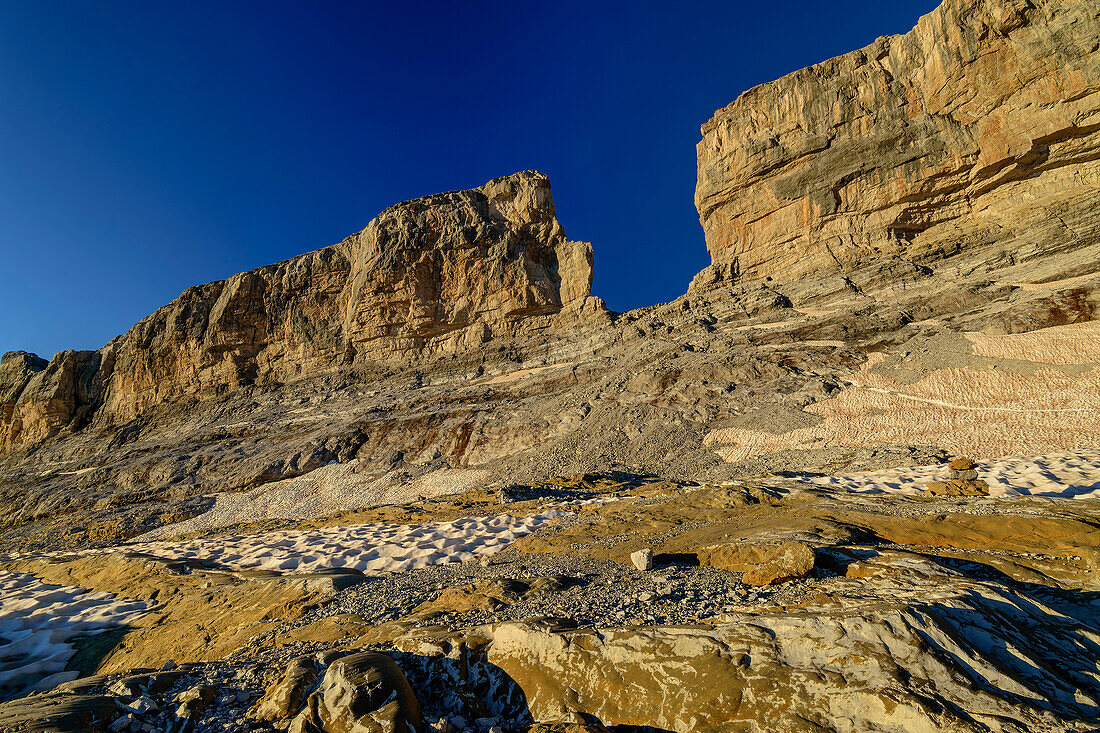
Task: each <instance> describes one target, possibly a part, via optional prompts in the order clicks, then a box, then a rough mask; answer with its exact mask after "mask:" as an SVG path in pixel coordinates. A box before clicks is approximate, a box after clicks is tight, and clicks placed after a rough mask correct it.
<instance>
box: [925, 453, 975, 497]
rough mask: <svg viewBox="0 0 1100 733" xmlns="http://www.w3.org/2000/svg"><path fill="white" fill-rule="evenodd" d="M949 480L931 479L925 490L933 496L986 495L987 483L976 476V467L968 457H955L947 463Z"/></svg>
mask: <svg viewBox="0 0 1100 733" xmlns="http://www.w3.org/2000/svg"><path fill="white" fill-rule="evenodd" d="M947 467H948V468H949V469H950V470H951V479H950V480H949V481H933V482H932V483H930V484H928V487H927V490H928V493H929V494H932V495H933V496H988V495H989V484H987V483H986V482H985V481H982V480H981V479H979V478H978V467H977V464H976V463H974V461H972V460H971V459H969V458H956V459H955V460H953V461H951V462H950V463H948V464H947Z"/></svg>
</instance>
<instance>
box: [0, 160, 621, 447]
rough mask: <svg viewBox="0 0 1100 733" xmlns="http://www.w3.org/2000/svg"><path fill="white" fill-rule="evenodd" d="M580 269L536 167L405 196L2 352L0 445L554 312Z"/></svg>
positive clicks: (570, 313) (583, 295) (582, 284)
mask: <svg viewBox="0 0 1100 733" xmlns="http://www.w3.org/2000/svg"><path fill="white" fill-rule="evenodd" d="M591 283H592V248H591V245H589V244H587V243H584V242H572V241H569V240H568V239H566V237H565V233H564V231H563V230H562V227H561V225H560V224H559V223H558V221H557V219H556V217H555V211H554V202H553V198H552V197H551V195H550V183H549V180H548V179H547V177H546V176H544V175H542V174H541V173H536V172H534V171H526V172H523V173H517V174H514V175H511V176H507V177H504V178H499V179H496V180H493V181H490V182H489V183H487V184H485V185H484V186H481V187H480V188H476V189H472V190H469V191H459V192H452V193H443V194H438V195H434V196H428V197H425V198H421V199H417V200H414V201H408V202H405V203H401V204H398V205H396V206H393V207H391V208H389V209H387V210H386V211H384V212H382V213H381V214H380V215H379V216H378V217H377V218H375V219H374V220H373V221H371V222H370V224H369V225H368V226H367V228H366V229H364V230H363V231H361V232H359V233H358V234H355V235H353V236H351V237H349V238H348V239H346V240H344V241H343V242H340V243H339V244H336V245H333V246H331V247H327V248H325V249H321V250H318V251H316V252H310V253H307V254H304V255H301V256H299V257H295V258H293V259H290V260H287V261H286V262H281V263H278V264H275V265H269V266H267V267H262V268H259V269H257V270H252V271H251V272H245V273H241V274H238V275H234V276H233V277H231V278H229V279H228V280H224V281H222V282H215V283H210V284H207V285H200V286H197V287H193V288H189V289H188V290H187V291H185V292H184V293H183V294H182V295H181V296H180V297H179V298H177V299H176V300H174V301H173V302H171V303H169V304H168V305H166V306H164V307H163V308H160V309H159V310H157V311H156V312H155V313H153V314H152V315H150V316H149V317H148V318H146V319H144V320H142V321H141V322H140V323H138V324H137V325H135V326H134V327H133V328H132V329H130V331H129V332H128V333H127V334H125V335H124V336H121V337H119V338H117V339H115V340H113V341H112V342H111V343H109V344H108V345H107V346H105V347H103V349H100V350H99V351H97V352H62V353H60V354H58V355H57V356H55V357H54V359H53V360H52V361H50V362H49V365H48V366H47V365H46V364H45V363H44V362H43V361H42V360H41V359H38V358H37V357H34V356H33V355H29V354H22V352H13V353H12V354H9V355H6V356H5V357H4V361H3V366H2V367H0V400H2V402H0V405H2V408H3V409H2V412H0V450H3V449H10V448H12V447H17V446H20V445H23V446H26V445H30V444H33V443H35V442H37V441H40V440H42V439H43V438H46V437H49V436H50V435H53V434H55V433H57V432H59V431H61V430H63V429H65V428H75V427H80V426H81V425H82V424H84V423H87V422H89V421H92V420H95V421H97V422H99V423H102V424H107V425H119V424H123V423H126V422H128V421H130V420H132V419H134V418H135V417H137V416H139V415H140V414H142V413H143V412H144V411H146V410H148V409H150V408H152V407H154V406H156V405H159V404H162V403H170V402H172V401H176V400H181V399H188V398H200V399H201V398H204V397H208V396H212V395H216V394H220V393H224V392H227V391H231V390H234V389H238V388H241V387H242V386H246V385H250V384H270V383H274V382H282V381H287V380H292V379H295V378H298V377H302V376H312V375H317V374H323V373H325V372H326V371H329V370H332V369H334V368H338V367H340V366H345V365H351V364H355V363H364V362H379V361H387V360H394V359H400V360H403V361H404V362H406V363H407V362H408V361H410V360H412V359H415V358H416V357H417V356H419V355H421V354H424V353H431V352H440V351H456V350H461V349H465V348H470V347H474V346H477V345H480V344H481V343H483V342H484V341H486V340H488V339H490V338H492V337H493V336H494V335H516V334H518V333H521V332H523V331H524V329H544V328H547V327H550V326H552V325H553V324H554V323H555V322H556V323H559V324H560V323H568V322H569V321H570V319H574V320H575V318H577V317H579V316H580V314H581V313H582V311H585V307H586V306H587V312H591V310H592V309H596V310H600V309H602V304H600V303H599V302H597V301H595V299H590V298H589V289H590V287H591ZM540 317H541V318H540ZM548 317H553V318H548Z"/></svg>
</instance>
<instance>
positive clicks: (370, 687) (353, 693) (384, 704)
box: [291, 652, 426, 733]
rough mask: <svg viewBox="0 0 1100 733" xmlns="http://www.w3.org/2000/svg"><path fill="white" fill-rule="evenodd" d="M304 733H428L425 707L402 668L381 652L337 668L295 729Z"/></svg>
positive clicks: (354, 658) (349, 658) (344, 660)
mask: <svg viewBox="0 0 1100 733" xmlns="http://www.w3.org/2000/svg"><path fill="white" fill-rule="evenodd" d="M291 730H294V731H301V733H425V731H426V728H425V726H424V721H423V718H422V717H421V715H420V704H419V703H418V702H417V699H416V695H415V694H414V693H413V691H412V688H411V687H409V683H408V681H407V680H406V679H405V675H404V674H402V673H401V668H400V667H398V666H397V664H395V663H394V661H393V659H391V658H390V657H388V656H386V655H385V654H379V653H377V652H360V653H358V654H351V655H348V656H346V657H344V658H342V659H340V660H338V661H336V662H334V663H333V664H332V666H331V667H329V668H328V670H327V671H326V672H325V676H324V677H323V678H322V679H321V684H320V686H319V687H318V688H317V690H316V691H314V692H313V693H312V694H311V695H310V696H309V699H308V700H307V701H306V708H305V710H303V711H302V712H301V713H299V714H298V716H297V717H296V718H295V719H294V721H293V722H292V723H291Z"/></svg>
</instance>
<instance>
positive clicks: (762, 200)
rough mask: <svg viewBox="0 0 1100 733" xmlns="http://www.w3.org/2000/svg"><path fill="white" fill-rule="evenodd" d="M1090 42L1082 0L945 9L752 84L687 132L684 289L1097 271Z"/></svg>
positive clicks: (1097, 91) (1093, 41)
mask: <svg viewBox="0 0 1100 733" xmlns="http://www.w3.org/2000/svg"><path fill="white" fill-rule="evenodd" d="M1098 47H1100V7H1098V6H1097V5H1096V4H1095V3H1090V2H1074V1H1064V0H946V1H945V2H944V3H943V4H942V5H941V6H940V7H939V8H937V9H936V10H935V11H933V12H931V13H929V14H928V15H926V16H924V17H922V18H921V19H920V21H919V23H918V24H917V26H916V27H915V28H914V29H913V30H912V31H910V32H909V33H907V34H905V35H902V36H892V37H885V38H879V39H877V40H876V41H875V42H874V43H872V44H871V45H869V46H867V47H866V48H863V49H861V50H859V51H853V52H851V53H848V54H845V55H843V56H839V57H836V58H833V59H830V60H828V61H824V62H822V63H819V64H816V65H814V66H811V67H809V68H806V69H802V70H800V71H796V72H794V73H792V74H788V75H787V76H785V77H783V78H781V79H779V80H777V81H773V82H770V83H767V84H763V85H761V86H758V87H755V88H753V89H750V90H749V91H747V92H745V93H744V94H742V95H741V96H740V97H739V98H738V99H737V100H736V101H734V102H733V103H731V104H730V105H729V106H727V107H725V108H724V109H721V110H719V111H718V112H717V113H715V115H714V116H713V118H712V119H711V120H710V121H708V122H707V123H706V124H704V125H703V127H702V140H701V141H700V142H699V144H698V149H697V156H698V183H697V186H696V192H695V200H696V206H697V208H698V210H699V217H700V221H701V223H702V225H703V229H704V231H705V233H706V241H707V248H708V250H709V251H710V254H711V257H712V260H713V264H712V265H711V267H709V268H708V269H707V270H704V272H702V273H700V275H699V276H698V277H697V278H696V281H695V283H694V286H695V288H697V289H705V288H707V287H712V286H714V285H716V284H719V283H722V282H742V283H752V282H757V283H761V282H768V283H769V284H770V285H771V286H772V287H775V288H778V289H780V290H781V291H782V292H783V293H784V294H786V295H788V296H789V297H790V298H791V299H792V300H793V301H794V302H795V304H796V305H797V304H799V303H802V302H806V301H810V300H812V299H814V298H821V297H826V296H830V295H836V294H838V293H852V292H862V293H868V292H872V291H876V290H883V289H886V288H890V287H895V286H899V285H900V286H905V285H906V284H912V283H914V282H920V281H923V280H926V279H928V278H929V276H931V275H933V274H935V275H941V276H943V275H946V276H948V277H955V276H959V275H968V274H972V273H974V272H975V271H979V272H981V271H988V270H990V269H996V268H1012V267H1013V266H1016V268H1017V273H1018V274H1020V275H1022V277H1021V279H1024V280H1027V281H1028V282H1048V281H1054V280H1058V279H1060V278H1063V279H1064V278H1071V277H1076V276H1081V275H1084V274H1087V273H1094V272H1096V271H1097V269H1098V267H1100V265H1098V263H1100V257H1098V256H1097V255H1098V253H1100V219H1098V218H1097V217H1096V216H1095V211H1096V208H1097V206H1098V205H1100V54H1098V53H1097V49H1098ZM953 255H960V256H959V257H958V258H957V259H951V258H952V256H953ZM945 258H946V259H945ZM1023 265H1028V267H1027V268H1023V271H1021V270H1020V267H1021V266H1023ZM1079 317H1080V316H1079ZM1084 318H1085V319H1086V320H1087V318H1088V315H1087V314H1086V315H1085V316H1084ZM1048 325H1049V324H1048Z"/></svg>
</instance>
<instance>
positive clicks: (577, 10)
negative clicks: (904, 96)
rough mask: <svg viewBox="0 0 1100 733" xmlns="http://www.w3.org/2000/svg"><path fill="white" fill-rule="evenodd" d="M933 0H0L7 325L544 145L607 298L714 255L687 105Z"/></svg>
mask: <svg viewBox="0 0 1100 733" xmlns="http://www.w3.org/2000/svg"><path fill="white" fill-rule="evenodd" d="M935 5H936V2H934V0H919V1H917V0H895V1H894V2H882V1H881V0H858V1H857V0H848V1H843V0H834V1H833V2H822V1H821V0H790V1H788V2H753V3H742V2H729V1H726V2H698V3H684V4H676V3H668V2H648V1H636V2H630V3H626V2H614V3H594V2H568V1H564V2H563V1H561V0H556V1H555V2H539V3H534V2H522V1H521V2H515V0H512V1H510V2H507V3H505V2H485V3H476V2H475V3H443V2H439V3H411V2H410V3H401V2H387V3H380V2H378V3H376V2H334V1H333V2H319V1H318V2H309V1H307V0H298V1H296V2H272V1H270V0H264V1H263V2H259V1H256V2H243V1H241V2H233V1H227V0H218V2H202V1H196V0H177V1H176V2H149V1H148V0H142V1H141V2H123V1H120V0H112V1H111V2H100V1H99V0H96V1H95V2H82V1H80V0H66V1H64V2H55V1H53V0H21V1H19V2H14V1H10V0H0V351H7V350H11V349H27V350H30V351H35V352H37V353H40V354H42V355H44V356H47V357H48V356H50V355H52V354H53V353H54V352H55V351H57V350H60V349H63V348H89V349H90V348H98V347H99V346H101V345H102V344H103V343H104V342H106V341H107V340H108V339H110V338H111V337H112V336H115V335H117V334H119V333H124V332H125V331H126V330H128V329H129V327H130V326H131V325H132V324H133V323H134V322H136V321H137V320H139V319H141V318H142V317H144V316H145V315H147V314H148V313H150V312H152V311H153V310H155V309H156V308H157V307H159V306H161V305H163V304H164V303H167V302H168V301H170V300H171V299H173V298H175V297H176V296H177V295H179V293H180V292H181V291H182V290H183V289H184V288H186V287H188V286H190V285H194V284H197V283H201V282H208V281H211V280H218V279H221V278H224V277H228V276H229V275H231V274H233V273H235V272H239V271H242V270H247V269H250V268H253V267H258V266H260V265H264V264H267V263H270V262H276V261H279V260H282V259H286V258H287V257H291V256H293V255H296V254H299V253H301V252H305V251H308V250H311V249H317V248H319V247H323V246H326V245H328V244H332V243H333V242H336V241H339V240H340V239H342V238H343V237H344V236H346V235H348V234H350V233H352V232H355V231H357V230H359V229H361V228H362V227H363V226H365V225H366V223H367V222H368V221H370V219H371V218H373V217H374V215H375V214H377V213H378V212H379V211H380V210H382V209H383V208H385V207H386V206H389V205H391V204H393V203H396V202H398V201H402V200H404V199H409V198H414V197H416V196H421V195H425V194H429V193H434V192H437V191H446V190H453V189H460V188H469V187H472V186H477V185H480V184H481V183H484V182H485V181H487V180H489V179H490V178H495V177H497V176H501V175H506V174H508V173H512V172H515V171H518V170H524V169H527V168H535V169H538V170H541V171H543V172H544V173H547V174H548V175H549V176H550V178H551V182H552V184H553V190H554V197H555V200H556V201H557V207H558V218H559V219H560V220H561V222H562V224H563V225H564V226H565V230H566V233H567V234H568V235H569V236H570V237H571V238H573V239H582V240H587V241H591V242H592V243H593V246H594V247H595V252H596V280H595V285H594V288H593V290H594V293H595V294H596V295H599V296H601V297H603V298H604V299H605V300H606V301H607V303H608V305H609V306H610V307H611V308H613V309H616V310H626V309H628V308H633V307H637V306H642V305H651V304H653V303H657V302H662V301H667V300H671V299H672V298H675V297H676V296H677V295H679V294H681V293H682V292H683V291H684V289H685V288H686V287H687V284H688V282H689V281H690V279H691V277H692V275H694V274H695V272H697V271H698V270H699V269H701V268H702V267H704V266H705V265H706V264H707V263H708V261H709V260H708V257H707V254H706V249H705V246H704V243H703V236H702V231H701V229H700V228H699V224H698V219H697V216H696V213H695V209H694V207H693V204H692V196H693V191H694V181H695V143H696V141H697V139H698V137H699V125H700V124H702V123H703V122H704V121H706V120H707V119H708V118H709V117H710V115H711V113H712V112H713V111H714V110H715V109H717V108H719V107H722V106H724V105H726V104H728V103H729V102H730V101H732V100H733V99H734V98H735V97H736V96H737V95H738V94H739V93H740V92H742V91H744V90H745V89H747V88H749V87H752V86H754V85H756V84H758V83H761V82H765V81H768V80H771V79H774V78H776V77H778V76H781V75H783V74H785V73H787V72H790V71H793V70H795V69H798V68H801V67H803V66H806V65H808V64H811V63H814V62H817V61H821V60H823V59H825V58H828V57H830V56H835V55H837V54H840V53H843V52H846V51H849V50H851V49H854V48H858V47H860V46H863V45H866V44H867V43H869V42H871V41H872V40H874V38H875V37H876V36H879V35H886V34H891V33H903V32H905V31H907V30H908V29H909V28H911V27H912V26H913V25H914V23H915V22H916V19H917V18H918V17H919V16H920V15H921V14H923V13H926V12H928V11H929V10H931V9H932V8H933V7H934V6H935Z"/></svg>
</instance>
